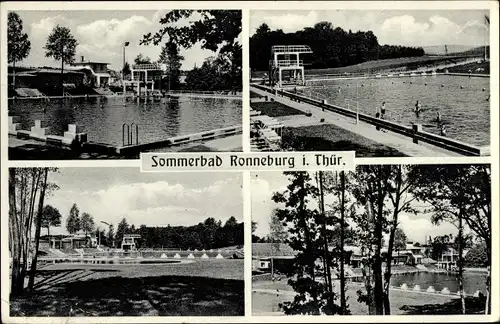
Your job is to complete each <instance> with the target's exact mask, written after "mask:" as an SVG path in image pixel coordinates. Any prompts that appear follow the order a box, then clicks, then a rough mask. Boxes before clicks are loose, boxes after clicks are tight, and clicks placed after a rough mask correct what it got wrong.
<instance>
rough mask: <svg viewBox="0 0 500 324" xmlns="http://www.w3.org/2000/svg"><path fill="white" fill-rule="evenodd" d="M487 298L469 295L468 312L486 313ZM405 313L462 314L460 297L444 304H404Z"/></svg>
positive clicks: (466, 301) (466, 306)
mask: <svg viewBox="0 0 500 324" xmlns="http://www.w3.org/2000/svg"><path fill="white" fill-rule="evenodd" d="M485 304H486V299H485V298H475V297H467V298H466V299H465V309H466V313H467V314H484V306H485ZM400 309H401V310H403V311H405V313H404V315H453V314H458V315H459V314H462V303H461V300H460V299H454V300H451V301H449V302H447V303H444V304H426V305H416V306H410V305H404V306H402V307H401V308H400Z"/></svg>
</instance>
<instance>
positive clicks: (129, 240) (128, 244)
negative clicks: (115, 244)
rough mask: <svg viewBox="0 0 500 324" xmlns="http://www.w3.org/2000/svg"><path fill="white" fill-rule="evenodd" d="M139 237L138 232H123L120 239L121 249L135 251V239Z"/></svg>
mask: <svg viewBox="0 0 500 324" xmlns="http://www.w3.org/2000/svg"><path fill="white" fill-rule="evenodd" d="M140 238H141V236H140V235H139V234H124V235H123V239H122V250H123V251H137V246H136V243H135V240H136V239H140Z"/></svg>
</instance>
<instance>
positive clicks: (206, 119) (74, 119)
mask: <svg viewBox="0 0 500 324" xmlns="http://www.w3.org/2000/svg"><path fill="white" fill-rule="evenodd" d="M123 103H124V101H123V99H122V98H118V97H117V98H88V99H85V98H81V99H71V100H51V101H50V102H47V101H42V100H17V101H11V100H9V116H19V119H20V120H19V123H20V124H21V129H25V130H29V129H30V127H32V126H34V123H35V120H37V119H39V120H42V121H43V122H45V123H46V125H47V127H49V131H48V133H49V134H51V135H63V133H64V132H65V131H66V130H67V127H68V124H77V125H79V126H82V127H83V129H84V130H83V131H84V132H86V133H87V137H88V140H89V141H93V142H99V143H106V144H113V145H117V146H121V145H122V144H123V139H122V125H123V124H124V123H127V124H129V125H130V124H132V123H135V124H137V125H138V130H139V143H150V142H155V141H159V140H165V139H167V138H169V137H173V136H179V135H187V134H191V133H197V132H202V131H209V130H212V129H218V128H223V127H230V126H236V125H241V123H242V102H241V100H229V99H215V98H170V99H166V100H165V101H164V102H159V101H155V102H133V101H129V102H127V103H126V105H124V104H123Z"/></svg>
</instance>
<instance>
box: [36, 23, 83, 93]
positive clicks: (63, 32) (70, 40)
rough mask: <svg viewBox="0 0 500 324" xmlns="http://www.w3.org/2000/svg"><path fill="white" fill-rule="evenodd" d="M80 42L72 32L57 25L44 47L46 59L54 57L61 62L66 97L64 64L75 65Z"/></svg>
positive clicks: (62, 88)
mask: <svg viewBox="0 0 500 324" xmlns="http://www.w3.org/2000/svg"><path fill="white" fill-rule="evenodd" d="M77 46H78V42H77V41H76V39H75V38H74V37H73V35H72V34H71V30H70V29H69V28H66V27H62V26H59V25H57V26H56V27H54V29H52V32H51V33H50V35H49V37H48V38H47V42H46V44H45V46H44V49H45V57H52V58H53V59H54V60H56V61H61V91H62V95H64V63H73V62H74V61H75V53H76V47H77Z"/></svg>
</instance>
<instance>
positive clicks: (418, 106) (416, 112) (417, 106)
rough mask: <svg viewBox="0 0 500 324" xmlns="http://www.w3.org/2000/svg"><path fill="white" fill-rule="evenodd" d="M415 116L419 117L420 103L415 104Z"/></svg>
mask: <svg viewBox="0 0 500 324" xmlns="http://www.w3.org/2000/svg"><path fill="white" fill-rule="evenodd" d="M414 111H415V115H417V118H418V117H420V111H422V106H421V105H420V102H418V100H417V102H416V103H415V109H414Z"/></svg>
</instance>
